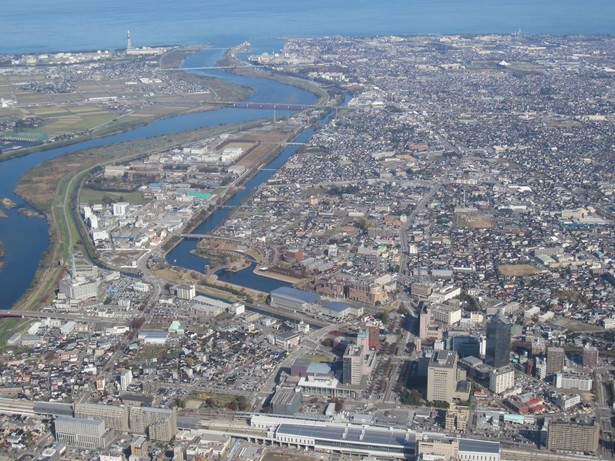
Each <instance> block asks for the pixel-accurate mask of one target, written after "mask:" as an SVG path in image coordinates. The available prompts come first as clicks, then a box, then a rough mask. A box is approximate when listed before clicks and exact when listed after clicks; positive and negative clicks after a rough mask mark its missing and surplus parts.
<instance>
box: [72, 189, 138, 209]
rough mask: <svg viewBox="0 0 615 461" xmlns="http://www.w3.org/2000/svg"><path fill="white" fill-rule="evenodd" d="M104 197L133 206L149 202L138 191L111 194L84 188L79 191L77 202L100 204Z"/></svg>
mask: <svg viewBox="0 0 615 461" xmlns="http://www.w3.org/2000/svg"><path fill="white" fill-rule="evenodd" d="M105 196H107V197H109V198H111V199H113V200H118V201H124V202H128V203H133V204H135V205H143V204H145V203H147V202H149V200H146V199H144V198H143V194H141V192H138V191H135V192H111V191H105V190H95V189H90V188H88V187H84V188H82V189H81V192H80V193H79V200H80V201H81V203H93V204H94V203H102V202H103V198H104V197H105Z"/></svg>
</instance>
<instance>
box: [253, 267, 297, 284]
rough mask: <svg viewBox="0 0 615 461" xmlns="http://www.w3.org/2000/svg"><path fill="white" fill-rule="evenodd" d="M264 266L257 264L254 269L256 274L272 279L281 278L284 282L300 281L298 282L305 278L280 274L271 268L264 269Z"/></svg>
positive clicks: (293, 282)
mask: <svg viewBox="0 0 615 461" xmlns="http://www.w3.org/2000/svg"><path fill="white" fill-rule="evenodd" d="M263 269H264V267H263V266H260V267H259V266H256V267H255V268H254V271H252V272H253V273H254V274H255V275H260V276H261V277H267V278H270V279H274V280H281V281H282V282H288V283H292V284H295V283H298V282H302V281H303V279H298V278H296V277H291V276H290V275H284V274H279V273H277V272H272V271H270V270H263Z"/></svg>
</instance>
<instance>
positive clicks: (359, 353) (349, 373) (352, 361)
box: [342, 344, 363, 385]
mask: <svg viewBox="0 0 615 461" xmlns="http://www.w3.org/2000/svg"><path fill="white" fill-rule="evenodd" d="M362 368H363V347H362V346H356V345H354V344H350V345H349V346H348V347H347V348H346V352H344V357H343V358H342V382H343V383H344V384H354V385H357V384H361V378H363V372H362V371H363V370H362Z"/></svg>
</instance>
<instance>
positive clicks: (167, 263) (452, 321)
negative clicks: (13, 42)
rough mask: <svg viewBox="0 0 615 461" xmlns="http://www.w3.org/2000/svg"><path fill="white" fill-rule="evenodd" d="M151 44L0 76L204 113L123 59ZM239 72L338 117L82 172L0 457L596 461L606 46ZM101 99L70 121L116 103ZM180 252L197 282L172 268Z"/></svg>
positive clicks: (397, 40)
mask: <svg viewBox="0 0 615 461" xmlns="http://www.w3.org/2000/svg"><path fill="white" fill-rule="evenodd" d="M243 46H246V45H245V44H244V45H243ZM156 50H157V49H150V48H147V49H146V48H144V49H142V51H141V52H139V49H134V48H133V49H130V51H131V53H129V54H130V55H132V56H134V57H135V59H137V61H135V62H126V63H123V64H114V65H113V66H111V67H105V68H99V64H93V62H92V60H91V59H87V60H83V61H81V60H80V59H78V56H79V54H78V53H75V54H73V55H66V56H71V57H72V59H73V60H72V61H67V60H65V59H64V60H63V58H64V57H65V56H64V55H63V56H60V57H55V58H53V57H49V56H47V57H45V60H46V61H45V63H43V65H42V64H41V62H39V61H37V59H38V58H37V57H36V56H29V57H23V56H22V57H14V58H13V59H12V60H8V61H6V62H5V63H4V67H3V68H2V72H3V73H4V74H6V75H11V76H14V75H23V78H24V79H26V80H27V78H28V75H32V74H33V73H38V74H39V75H47V76H48V82H47V83H46V84H45V85H41V84H40V83H37V84H36V85H35V86H36V88H35V90H36V92H38V93H41V92H42V93H46V92H47V93H50V94H51V93H57V92H60V93H66V92H70V88H71V85H74V82H73V80H72V79H73V76H75V75H77V74H81V75H87V73H88V72H92V69H98V70H97V71H96V73H98V74H100V73H101V72H103V73H105V75H107V74H109V75H113V76H114V78H116V79H119V80H122V79H124V80H126V82H125V84H126V85H129V86H132V87H135V88H136V87H141V86H144V85H145V86H147V92H151V93H152V98H155V97H156V94H157V92H158V93H164V94H169V93H173V91H174V90H173V89H172V88H179V89H178V91H180V90H181V91H189V92H194V93H201V92H203V91H204V90H203V88H201V87H197V86H194V85H196V84H194V83H192V84H187V83H182V84H180V83H177V82H176V83H173V82H174V81H173V80H170V77H164V76H161V75H162V74H159V73H158V71H157V70H155V69H154V67H152V66H150V67H148V66H147V65H146V64H144V63H139V62H140V61H138V59H139V56H140V55H141V54H148V55H152V54H156V52H157V51H156ZM112 55H113V53H109V52H102V53H98V57H97V59H96V61H99V60H102V61H105V60H108V59H111V56H112ZM52 59H56V60H58V59H59V60H60V61H59V62H50V60H52ZM147 59H151V58H147ZM249 60H250V62H251V63H252V65H253V66H254V68H258V69H262V68H263V67H264V68H266V69H269V70H271V71H274V72H275V71H280V72H283V73H285V74H291V75H295V76H298V77H301V78H303V79H306V80H310V81H312V82H313V84H315V85H318V86H319V87H321V88H323V89H325V90H327V91H329V93H330V95H332V96H331V99H330V102H331V103H332V104H334V105H335V106H336V107H335V108H331V107H329V108H326V107H315V108H307V109H306V110H303V111H300V112H295V113H293V114H292V115H290V116H286V117H279V116H278V117H276V116H275V115H274V117H273V118H272V119H271V120H269V121H267V122H264V123H263V124H262V125H260V126H258V127H250V128H246V129H244V130H240V131H235V132H229V133H224V134H221V135H216V136H213V137H210V138H206V139H202V140H199V141H197V142H192V143H190V144H186V145H181V146H176V147H174V148H172V149H170V150H165V151H161V152H156V153H153V154H148V155H146V156H143V157H139V158H137V159H133V160H131V161H129V162H125V163H114V164H107V165H105V166H102V167H99V168H95V169H93V170H92V171H91V172H90V173H89V174H88V175H87V177H85V178H84V180H83V183H82V186H81V191H80V195H79V202H78V203H77V205H76V213H75V214H76V216H77V218H76V219H77V220H78V221H79V222H78V224H79V226H80V227H81V229H82V234H83V235H84V236H85V239H86V240H88V242H87V244H86V245H84V247H83V248H82V250H81V251H78V252H76V254H75V255H74V256H72V257H71V258H70V260H67V261H65V262H64V263H65V265H66V271H65V275H64V276H63V278H62V279H61V280H60V281H59V287H58V290H57V292H56V293H55V294H54V297H52V299H53V300H52V301H51V302H48V303H47V305H45V306H44V307H43V308H42V310H38V311H31V312H21V311H20V312H17V311H16V312H15V315H18V314H23V315H24V316H26V317H28V318H31V319H30V320H29V321H28V323H26V324H24V325H25V326H24V327H23V329H22V330H21V331H19V332H15V333H14V334H12V335H11V336H10V337H7V338H5V340H6V344H5V345H4V346H3V348H2V356H1V360H2V364H3V367H2V370H1V374H0V395H1V396H2V397H1V398H0V413H2V415H3V416H2V417H1V418H0V421H1V429H2V432H1V433H0V438H1V440H2V442H3V444H4V445H3V451H2V453H1V454H0V459H17V458H18V457H20V456H23V455H24V454H27V455H29V458H27V459H37V460H58V459H86V460H91V459H96V460H98V459H100V460H101V461H102V460H104V461H110V460H114V461H115V460H128V459H129V460H146V459H148V460H149V459H159V460H162V459H169V460H199V461H200V460H210V459H212V460H213V459H224V460H252V459H253V460H261V459H265V460H274V459H275V460H277V459H280V460H284V459H289V460H308V459H314V455H315V454H316V455H318V456H321V457H322V458H324V459H335V460H346V459H348V460H350V459H412V460H414V459H417V460H418V459H421V460H485V461H498V460H500V459H536V460H541V459H545V460H546V459H551V460H555V459H557V460H565V459H571V460H575V459H598V458H600V459H613V456H614V454H613V449H614V448H615V447H614V446H613V444H614V443H615V440H614V439H613V430H612V427H611V417H612V408H613V405H614V404H615V386H614V381H613V373H615V367H614V362H615V360H614V359H615V353H614V352H613V350H612V345H613V340H614V339H615V334H614V331H615V330H614V329H615V289H614V286H615V232H614V222H615V221H614V218H615V201H614V199H613V191H614V189H615V182H614V177H615V38H613V37H610V36H531V35H530V36H525V35H518V34H514V35H507V36H504V35H480V36H463V35H458V36H457V35H447V36H439V35H437V36H436V35H434V36H405V37H353V38H347V37H340V36H332V37H318V38H289V39H287V42H286V44H285V46H284V48H283V49H282V50H281V51H280V52H279V53H277V54H268V53H265V54H262V55H252V56H250V57H249ZM92 66H94V67H92ZM149 72H152V73H153V74H151V75H150V74H149ZM84 73H85V74H84ZM80 78H82V77H80ZM39 80H40V79H38V80H37V81H39ZM24 81H25V80H24ZM24 85H26V84H25V83H24ZM191 85H192V86H191ZM26 86H27V85H26ZM31 89H32V88H31ZM110 91H111V92H110V93H109V98H107V99H104V98H103V99H104V100H103V99H101V100H92V99H91V98H90V100H89V101H88V103H89V104H92V103H94V104H99V105H101V107H102V106H109V105H122V107H128V106H130V105H131V104H133V103H131V102H130V101H129V100H125V99H121V98H119V99H116V98H115V96H114V95H113V93H112V90H110ZM143 91H146V90H139V91H138V93H140V94H141V93H143ZM340 95H345V96H346V98H345V102H342V99H343V98H342V97H340ZM333 101H335V102H334V103H333ZM2 103H3V106H4V107H12V108H19V107H20V104H22V102H20V101H19V98H18V97H16V98H14V99H11V100H9V99H3V102H2ZM24 104H25V103H24ZM134 104H136V103H134ZM139 104H142V103H139ZM148 104H149V103H148ZM238 110H239V109H238ZM327 110H329V111H331V112H333V115H332V116H331V118H330V119H329V120H328V121H327V122H326V123H325V124H324V125H323V126H322V127H320V128H318V129H317V130H316V132H315V135H314V136H312V137H311V138H310V139H309V140H308V141H307V142H305V143H303V144H302V145H300V146H299V147H298V149H297V151H296V152H295V153H294V154H293V155H292V156H291V157H290V158H289V159H288V160H287V161H286V162H285V163H284V164H283V165H282V166H281V167H279V168H278V169H277V170H276V171H275V172H274V173H273V174H272V175H271V176H270V177H269V179H268V180H266V181H265V182H263V183H262V184H261V185H260V186H259V187H258V188H256V189H255V190H254V191H253V192H252V193H251V194H250V195H249V196H248V197H247V198H246V199H245V200H244V201H243V202H242V203H241V204H239V205H237V206H235V207H234V208H233V209H232V210H231V212H230V214H229V216H228V217H227V218H226V219H225V220H224V221H223V222H222V223H221V224H220V225H218V226H217V227H215V229H213V231H211V232H210V233H208V234H206V235H197V236H196V237H195V236H194V235H192V236H190V235H189V234H190V232H191V231H193V230H194V229H195V228H196V226H197V225H198V224H199V223H200V222H201V221H202V220H203V219H204V218H205V217H206V216H207V215H208V214H209V213H210V212H212V211H213V210H215V209H216V208H218V207H224V201H225V200H226V198H227V197H229V196H230V195H231V194H232V193H233V192H234V191H237V190H241V189H242V188H243V186H244V185H245V183H246V181H247V179H249V178H250V177H252V176H253V175H254V173H255V172H256V170H257V169H258V168H261V167H262V166H263V165H264V163H263V162H264V160H265V159H268V158H272V157H271V156H272V155H277V152H278V151H279V150H278V151H276V150H271V149H273V148H274V147H280V148H281V147H283V146H285V145H287V144H289V145H290V144H292V142H293V139H295V137H296V135H297V134H298V133H300V132H301V131H302V130H303V129H305V128H306V127H307V126H308V124H312V123H313V122H314V121H315V120H316V119H318V118H319V117H320V116H322V115H323V114H324V113H325V112H326V111H327ZM2 129H3V130H5V134H6V133H9V132H10V133H11V136H7V135H5V137H4V139H5V143H8V144H7V145H6V146H9V144H10V143H12V144H10V146H12V147H9V148H14V147H15V143H16V142H17V143H18V142H19V139H17V138H18V137H15V134H14V133H15V131H14V129H15V126H14V125H11V124H4V125H3V126H2ZM38 129H39V131H40V130H44V125H43V126H41V127H40V128H38ZM1 134H2V133H0V135H1ZM28 139H30V138H28ZM45 142H49V141H45ZM6 146H5V149H6V148H7V147H6ZM118 191H120V192H119V193H118ZM112 192H113V193H112ZM3 205H4V206H5V207H6V206H7V202H3ZM9 205H10V204H9ZM31 219H36V218H34V217H32V218H31ZM184 238H190V239H193V240H194V239H195V238H198V244H197V245H196V248H195V249H194V250H193V251H192V253H193V255H194V256H200V257H202V258H204V259H202V261H203V263H202V266H201V267H199V268H198V270H195V269H194V268H192V269H189V268H182V267H179V266H178V265H177V264H176V261H174V260H172V258H168V257H166V255H167V253H168V252H169V251H171V250H172V249H173V248H174V246H175V245H177V244H178V242H181V241H182V239H184ZM205 258H206V259H205ZM93 262H95V264H93ZM220 270H226V271H240V270H243V271H245V270H248V271H251V272H254V274H256V276H257V277H259V278H262V280H268V279H271V278H273V279H278V280H281V281H285V282H287V283H286V284H285V285H284V286H281V287H279V288H276V289H273V290H272V291H270V292H268V291H264V290H258V288H257V289H254V288H246V287H242V286H239V285H232V284H230V283H228V282H225V281H223V280H221V279H220V277H219V276H218V275H216V274H217V273H218V271H220ZM133 274H137V275H139V276H140V277H135V276H134V275H133ZM32 317H34V318H33V319H32ZM21 459H26V458H21Z"/></svg>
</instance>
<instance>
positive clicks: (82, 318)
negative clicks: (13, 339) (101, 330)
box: [0, 310, 132, 325]
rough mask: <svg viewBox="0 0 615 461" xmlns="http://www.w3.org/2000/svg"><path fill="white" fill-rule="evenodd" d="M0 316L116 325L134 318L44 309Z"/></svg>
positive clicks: (4, 312)
mask: <svg viewBox="0 0 615 461" xmlns="http://www.w3.org/2000/svg"><path fill="white" fill-rule="evenodd" d="M0 317H20V318H31V319H58V320H66V321H69V320H73V321H75V322H98V323H100V322H108V323H113V324H115V325H117V324H122V325H127V324H128V323H129V322H130V321H131V320H132V319H127V318H116V317H112V318H106V317H97V316H93V315H85V314H81V313H73V314H71V313H57V312H43V311H16V310H7V311H3V312H0Z"/></svg>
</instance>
